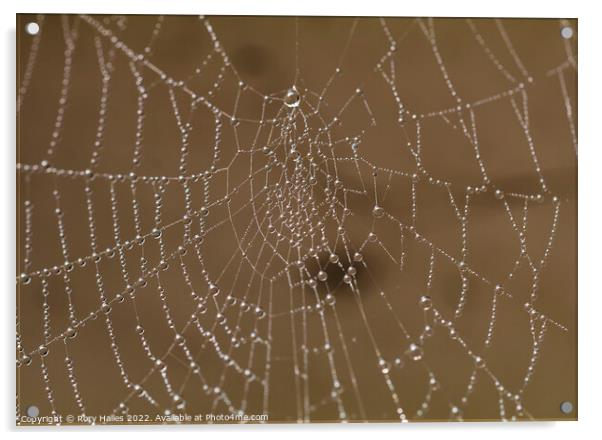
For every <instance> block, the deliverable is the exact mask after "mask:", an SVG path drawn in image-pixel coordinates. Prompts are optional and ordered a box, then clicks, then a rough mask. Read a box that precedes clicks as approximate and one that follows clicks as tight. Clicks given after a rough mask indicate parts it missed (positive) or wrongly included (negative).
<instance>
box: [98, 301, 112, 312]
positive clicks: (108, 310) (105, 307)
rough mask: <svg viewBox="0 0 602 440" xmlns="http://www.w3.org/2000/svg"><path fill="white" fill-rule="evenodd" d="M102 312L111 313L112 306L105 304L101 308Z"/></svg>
mask: <svg viewBox="0 0 602 440" xmlns="http://www.w3.org/2000/svg"><path fill="white" fill-rule="evenodd" d="M100 310H102V311H103V312H104V313H109V312H110V311H111V306H110V305H109V304H107V303H106V302H103V303H102V305H101V306H100Z"/></svg>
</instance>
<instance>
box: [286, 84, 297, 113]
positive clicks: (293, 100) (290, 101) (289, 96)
mask: <svg viewBox="0 0 602 440" xmlns="http://www.w3.org/2000/svg"><path fill="white" fill-rule="evenodd" d="M300 102H301V97H300V96H299V92H298V91H297V89H296V88H295V87H294V86H293V87H291V88H290V89H288V90H287V92H286V95H284V104H285V105H286V106H287V107H290V108H294V107H299V103H300Z"/></svg>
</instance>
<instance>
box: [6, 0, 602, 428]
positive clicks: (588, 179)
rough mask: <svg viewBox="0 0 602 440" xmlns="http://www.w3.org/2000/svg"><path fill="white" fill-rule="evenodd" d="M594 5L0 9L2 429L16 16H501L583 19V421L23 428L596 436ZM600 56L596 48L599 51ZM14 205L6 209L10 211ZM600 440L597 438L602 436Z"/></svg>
mask: <svg viewBox="0 0 602 440" xmlns="http://www.w3.org/2000/svg"><path fill="white" fill-rule="evenodd" d="M596 3H598V2H596V1H595V0H591V1H586V0H582V1H581V0H570V1H567V0H565V1H556V0H546V1H541V2H535V1H531V2H529V1H527V0H497V1H495V2H490V1H487V0H481V1H469V0H447V1H445V0H442V1H432V0H417V1H408V0H405V1H404V0H388V1H387V0H367V1H366V0H364V1H351V0H348V1H345V2H335V1H331V2H329V3H327V2H326V1H325V0H298V1H294V0H232V1H227V0H188V1H187V0H165V1H161V2H158V1H155V2H153V1H152V0H138V1H132V0H99V1H97V2H95V3H91V2H82V1H77V2H75V1H66V0H52V1H48V0H46V1H42V0H28V1H26V0H21V1H19V2H13V3H12V4H10V3H9V2H8V1H7V0H1V1H0V8H1V9H0V22H1V23H2V34H1V36H2V43H1V44H0V47H1V50H2V57H1V58H0V65H1V66H2V67H1V68H0V74H1V75H2V81H1V82H0V84H2V105H0V112H1V115H0V124H1V125H0V132H1V133H2V134H3V136H4V142H3V145H2V147H1V148H0V151H1V152H2V162H1V163H2V170H3V173H2V174H3V175H2V177H1V179H2V182H3V184H2V185H1V187H2V191H1V194H2V205H1V206H2V207H3V208H4V209H3V212H4V215H2V216H1V217H0V222H1V223H2V228H1V229H0V231H2V233H3V235H2V236H3V238H4V240H3V241H4V249H3V252H1V258H2V264H0V268H1V270H2V273H1V279H2V280H3V283H2V284H3V285H4V286H5V289H4V290H2V291H1V292H0V297H1V298H2V303H1V310H2V314H3V318H4V319H2V321H3V323H2V328H3V330H4V333H5V334H4V335H3V336H2V339H1V340H2V341H3V342H4V343H5V344H3V350H2V361H1V362H0V369H1V370H2V372H1V373H0V377H1V378H2V380H3V386H1V387H0V390H1V391H0V394H1V396H0V405H1V407H0V408H1V410H0V415H1V416H2V417H1V418H2V428H3V430H4V431H7V432H6V433H7V434H8V435H9V436H11V437H12V435H15V433H16V432H15V428H14V413H15V401H14V394H13V392H14V390H15V385H14V370H15V367H14V316H15V315H14V310H15V309H14V307H15V300H14V294H15V293H14V292H15V287H14V276H15V240H16V237H15V214H14V212H15V211H14V210H15V208H14V206H15V167H14V164H15V104H14V102H15V67H14V66H15V61H14V60H15V14H16V13H17V12H32V13H33V12H55V13H59V12H73V13H76V12H87V13H113V14H119V13H121V14H123V13H138V14H141V13H143V14H156V13H169V14H208V15H209V14H237V15H262V14H266V15H388V16H473V17H476V16H490V17H491V16H497V17H567V18H573V17H577V18H578V19H579V140H580V152H579V294H580V295H579V422H560V423H537V422H536V423H518V424H499V423H472V424H447V423H446V424H414V425H412V424H410V425H409V426H408V425H404V426H397V425H353V426H338V425H336V426H335V425H304V426H287V425H277V426H242V427H240V426H219V427H211V426H197V427H190V426H189V427H174V428H170V427H166V428H162V427H133V428H130V427H115V428H96V429H95V430H91V429H83V428H74V429H71V428H64V429H60V430H55V429H49V428H41V429H20V430H19V431H22V432H21V434H22V435H23V434H24V435H36V436H45V437H46V436H50V437H55V436H57V437H58V436H64V435H65V434H66V433H67V432H73V433H74V434H75V435H82V433H83V432H85V434H86V435H94V436H106V435H107V434H110V435H111V436H118V437H122V436H123V437H125V436H126V435H132V434H133V432H132V431H134V430H135V431H136V433H138V432H144V433H143V434H142V435H144V436H145V437H153V438H160V437H163V436H165V435H166V434H169V433H168V431H172V432H173V434H175V435H182V434H185V433H189V434H193V435H210V436H220V438H221V437H222V436H241V435H244V436H245V437H244V440H247V439H249V438H261V439H263V438H265V437H266V436H278V437H282V436H283V435H285V436H287V437H291V438H305V437H307V436H313V435H316V434H318V435H320V434H323V435H324V434H325V435H329V436H333V435H344V436H345V437H346V438H349V437H351V438H361V437H365V436H366V435H367V434H372V435H374V434H375V435H379V436H382V437H383V438H384V437H385V436H401V435H404V434H407V435H409V436H416V437H418V436H420V437H423V436H425V435H426V436H427V437H430V436H433V437H435V436H437V437H440V438H441V439H444V440H448V439H450V440H451V439H456V438H458V439H462V440H465V439H469V438H478V439H480V440H483V438H487V440H489V439H492V440H493V439H498V438H499V439H504V440H507V439H508V437H517V438H525V437H527V436H529V437H536V436H542V437H544V438H545V440H554V439H563V440H566V439H567V438H579V439H585V438H592V437H594V436H595V434H594V433H595V432H598V433H600V432H602V428H600V427H599V424H598V423H597V422H598V418H599V414H598V409H602V404H601V403H600V400H601V399H602V388H601V386H600V385H601V377H602V363H601V358H602V357H601V354H600V347H601V346H602V342H601V341H600V340H599V338H598V335H600V334H601V325H602V323H601V322H600V321H601V320H602V319H601V318H602V301H601V300H600V298H601V297H602V289H600V282H599V281H598V279H597V276H596V275H597V273H598V272H599V271H600V269H599V267H598V266H599V265H600V261H601V257H600V250H602V246H601V240H600V235H601V234H600V232H599V231H600V226H599V225H600V224H602V222H600V216H599V214H600V212H601V211H602V210H601V209H600V204H601V203H602V202H601V200H600V195H602V192H601V191H600V190H601V189H602V188H601V186H600V176H601V175H602V173H601V172H600V171H601V168H602V161H601V158H602V156H601V154H600V150H601V149H602V142H600V136H599V133H600V132H598V131H597V130H596V128H599V126H600V125H601V123H600V117H601V115H602V111H600V107H601V106H602V96H601V90H600V89H601V88H600V84H601V82H602V68H601V67H602V66H601V63H600V59H601V57H600V54H599V52H600V45H601V44H602V35H601V33H602V32H601V29H602V14H600V13H599V12H600V9H601V8H599V7H597V6H596ZM596 49H597V50H596ZM7 207H10V210H9V209H7ZM598 435H600V434H598Z"/></svg>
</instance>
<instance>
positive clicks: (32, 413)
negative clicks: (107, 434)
mask: <svg viewBox="0 0 602 440" xmlns="http://www.w3.org/2000/svg"><path fill="white" fill-rule="evenodd" d="M17 36H18V39H17V45H18V47H17V68H18V72H17V90H18V95H17V106H16V108H17V123H18V130H17V134H18V138H17V139H18V145H17V162H18V163H17V179H18V186H17V188H18V197H17V203H18V205H17V217H18V220H17V228H18V230H17V233H18V254H17V271H18V272H17V280H16V282H17V344H16V351H17V423H18V424H21V425H32V424H34V425H35V424H54V423H56V422H60V423H61V424H63V425H65V424H91V423H95V424H104V423H123V424H140V423H148V424H151V423H156V424H160V423H175V422H181V423H240V422H245V423H297V422H307V423H309V422H344V421H349V422H363V421H370V422H400V421H401V422H405V421H412V422H414V421H477V420H574V419H576V417H577V391H576V382H577V377H576V354H577V345H576V334H577V333H576V332H577V326H576V325H577V316H576V302H577V288H576V271H577V261H576V246H577V241H576V236H577V223H576V220H577V218H576V217H577V214H576V213H577V210H576V207H577V187H576V177H577V114H576V87H577V52H576V47H577V45H576V39H577V22H576V21H575V20H564V19H541V20H540V19H492V18H487V19H479V18H473V19H464V18H462V19H460V18H454V19H439V18H438V19H430V18H349V17H346V18H337V17H298V18H296V17H233V16H232V17H203V16H201V17H199V16H164V17H163V16H161V17H160V16H94V15H66V16H59V15H45V16H44V15H19V16H18V17H17Z"/></svg>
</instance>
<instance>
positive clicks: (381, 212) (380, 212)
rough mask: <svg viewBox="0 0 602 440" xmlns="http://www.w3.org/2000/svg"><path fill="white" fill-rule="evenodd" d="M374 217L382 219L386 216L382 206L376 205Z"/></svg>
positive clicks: (373, 212)
mask: <svg viewBox="0 0 602 440" xmlns="http://www.w3.org/2000/svg"><path fill="white" fill-rule="evenodd" d="M372 215H374V217H376V218H382V217H383V216H384V215H385V210H384V209H383V208H381V207H380V206H378V205H376V206H375V207H374V209H373V210H372Z"/></svg>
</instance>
